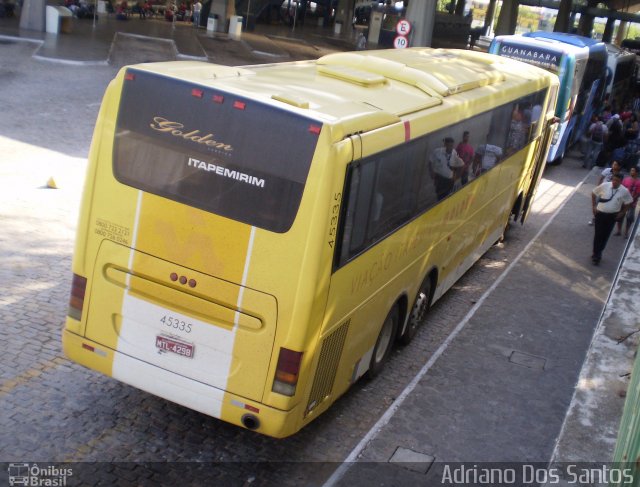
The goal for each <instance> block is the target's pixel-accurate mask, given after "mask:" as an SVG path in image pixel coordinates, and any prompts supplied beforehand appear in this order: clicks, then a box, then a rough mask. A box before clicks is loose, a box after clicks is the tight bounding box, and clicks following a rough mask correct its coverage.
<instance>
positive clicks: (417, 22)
mask: <svg viewBox="0 0 640 487" xmlns="http://www.w3.org/2000/svg"><path fill="white" fill-rule="evenodd" d="M437 3H438V2H437V0H424V1H417V0H416V1H414V2H410V3H409V6H408V7H407V20H408V21H409V22H411V31H412V34H411V39H410V41H411V46H412V47H418V46H427V47H428V46H431V40H432V38H433V26H434V24H435V22H436V8H437Z"/></svg>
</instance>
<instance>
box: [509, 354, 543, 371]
mask: <svg viewBox="0 0 640 487" xmlns="http://www.w3.org/2000/svg"><path fill="white" fill-rule="evenodd" d="M509 362H511V363H512V364H516V365H521V366H523V367H527V368H528V369H539V370H544V366H545V365H546V363H547V359H546V358H544V357H538V356H537V355H529V354H528V353H524V352H518V351H517V350H514V351H513V352H511V355H510V356H509Z"/></svg>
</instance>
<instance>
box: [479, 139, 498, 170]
mask: <svg viewBox="0 0 640 487" xmlns="http://www.w3.org/2000/svg"><path fill="white" fill-rule="evenodd" d="M476 154H478V155H479V156H480V158H481V161H482V162H481V168H480V172H481V173H484V172H487V171H488V170H489V169H492V168H493V167H495V166H496V165H497V164H498V162H500V159H502V155H503V151H502V148H500V147H498V146H497V145H493V144H482V145H479V146H478V147H477V148H476Z"/></svg>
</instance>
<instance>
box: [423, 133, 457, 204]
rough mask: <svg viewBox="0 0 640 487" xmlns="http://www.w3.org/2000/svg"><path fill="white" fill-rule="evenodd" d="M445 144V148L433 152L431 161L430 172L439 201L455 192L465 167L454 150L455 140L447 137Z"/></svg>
mask: <svg viewBox="0 0 640 487" xmlns="http://www.w3.org/2000/svg"><path fill="white" fill-rule="evenodd" d="M443 144H444V145H443V147H438V148H437V149H435V150H434V151H433V153H432V154H431V158H430V159H429V163H430V164H429V170H430V174H431V178H432V179H433V182H434V184H435V187H436V195H437V196H438V201H440V200H442V199H444V198H446V197H447V196H448V195H449V194H450V193H451V191H453V186H454V184H455V182H456V181H457V179H458V178H459V177H460V171H461V170H462V168H463V167H464V161H463V160H462V159H460V156H458V153H457V152H456V150H455V149H454V148H453V139H452V138H451V137H445V138H444V139H443Z"/></svg>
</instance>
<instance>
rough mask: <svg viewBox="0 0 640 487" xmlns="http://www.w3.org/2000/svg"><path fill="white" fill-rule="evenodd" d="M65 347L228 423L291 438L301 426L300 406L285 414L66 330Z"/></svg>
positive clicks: (89, 363)
mask: <svg viewBox="0 0 640 487" xmlns="http://www.w3.org/2000/svg"><path fill="white" fill-rule="evenodd" d="M62 344H63V350H64V354H65V355H66V356H67V357H68V358H69V359H71V360H72V361H74V362H76V363H78V364H80V365H84V366H85V367H88V368H90V369H93V370H96V371H98V372H101V373H102V374H104V375H107V376H110V377H113V378H115V379H117V380H119V381H121V382H124V383H125V384H128V385H131V386H133V387H136V388H138V389H141V390H143V391H145V392H148V393H150V394H153V395H155V396H158V397H161V398H163V399H167V400H169V401H172V402H175V403H176V404H180V405H181V406H184V407H187V408H189V409H193V410H195V411H198V412H201V413H203V414H206V415H208V416H212V417H214V418H218V419H221V420H223V421H225V422H228V423H232V424H235V425H237V426H241V427H243V428H246V429H251V430H253V431H256V432H258V433H261V434H264V435H267V436H272V437H275V438H285V437H287V436H290V435H292V434H293V433H295V432H296V431H298V430H299V429H300V427H301V424H300V423H299V421H298V414H297V413H298V409H297V407H294V408H293V409H291V410H289V411H281V410H279V409H275V408H271V407H268V406H265V405H264V404H261V403H257V402H255V401H251V400H248V399H246V398H243V397H240V396H236V395H234V394H231V393H229V392H226V391H223V390H221V389H218V388H216V387H212V386H210V385H207V384H204V383H202V382H198V381H195V380H193V379H189V378H188V377H184V376H182V375H178V374H175V373H173V372H170V371H168V370H165V369H162V368H160V367H157V366H155V365H151V364H149V363H147V362H143V361H142V360H138V359H136V358H134V357H131V356H129V355H125V354H123V353H120V352H118V351H114V350H111V349H109V348H107V347H104V346H103V345H100V344H98V343H96V342H93V341H91V340H88V339H86V338H84V337H81V336H79V335H76V334H75V333H72V332H70V331H69V330H66V329H65V330H64V331H63V333H62Z"/></svg>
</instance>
